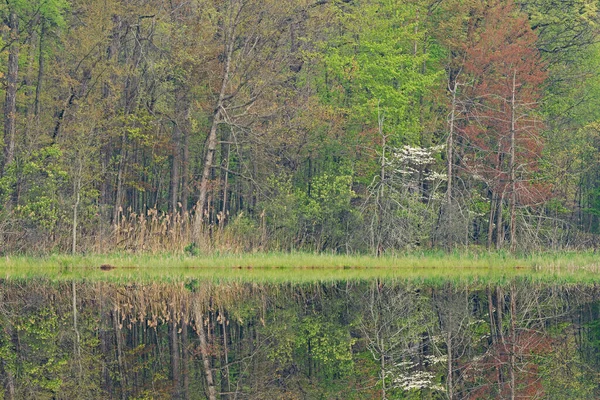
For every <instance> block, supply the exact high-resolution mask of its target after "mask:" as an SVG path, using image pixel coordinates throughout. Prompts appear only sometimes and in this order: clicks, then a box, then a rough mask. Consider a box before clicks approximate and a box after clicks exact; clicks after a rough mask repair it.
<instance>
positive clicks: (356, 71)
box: [0, 0, 600, 254]
mask: <svg viewBox="0 0 600 400" xmlns="http://www.w3.org/2000/svg"><path fill="white" fill-rule="evenodd" d="M599 13H600V10H599V2H597V1H595V0H565V1H555V0H522V1H512V0H507V1H499V0H276V1H275V0H170V1H166V0H101V1H95V0H94V1H92V0H7V1H6V2H3V3H2V4H1V5H0V15H1V17H2V31H1V33H0V36H1V41H0V48H1V49H2V52H1V53H0V71H1V82H2V85H1V90H2V91H4V95H3V96H2V98H3V104H2V110H3V122H4V124H3V130H4V131H3V135H0V136H1V137H2V149H3V151H2V155H1V159H0V161H1V162H0V237H2V239H1V240H0V251H1V252H4V253H8V252H27V251H29V252H47V251H73V252H91V251H96V252H106V251H115V250H128V251H184V250H185V251H188V252H190V253H193V254H195V253H198V252H205V251H214V250H219V251H249V250H310V251H333V252H368V253H371V254H382V253H389V252H393V251H397V250H398V251H405V250H411V249H417V248H431V247H436V248H446V249H452V248H456V247H465V246H478V247H482V248H486V247H487V248H497V249H507V250H511V251H516V250H531V249H543V248H551V249H556V248H564V247H592V246H595V245H596V243H597V241H598V239H597V234H598V233H600V218H599V216H600V157H599V155H600V152H599V151H598V150H599V149H598V147H600V107H598V104H599V103H600V79H599V74H600V44H598V38H599V34H600V28H599V26H600V25H599V23H600V14H599Z"/></svg>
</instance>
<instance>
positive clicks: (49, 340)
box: [0, 267, 600, 400]
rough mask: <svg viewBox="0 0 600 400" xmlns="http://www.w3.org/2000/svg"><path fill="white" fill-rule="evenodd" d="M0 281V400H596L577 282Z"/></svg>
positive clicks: (28, 275) (472, 276)
mask: <svg viewBox="0 0 600 400" xmlns="http://www.w3.org/2000/svg"><path fill="white" fill-rule="evenodd" d="M1 276H3V279H2V285H1V286H0V294H1V296H2V297H1V298H2V302H1V305H0V321H1V322H0V323H1V326H2V329H1V330H0V360H1V365H0V374H1V378H2V384H3V392H4V399H75V398H79V399H107V398H114V399H168V398H173V399H344V400H349V399H500V398H506V399H519V398H537V399H596V398H600V387H599V385H598V379H597V377H598V373H600V318H599V315H600V286H599V285H598V284H597V283H596V280H594V279H592V278H591V277H590V275H589V274H588V275H585V276H584V277H582V278H580V279H575V278H572V279H567V278H566V277H567V276H569V274H559V273H558V272H556V271H555V272H554V273H544V274H539V275H536V273H535V271H530V270H527V271H521V270H520V269H518V268H517V269H510V270H505V271H503V272H499V271H493V272H492V271H487V272H486V271H485V270H483V269H482V270H470V271H466V272H464V271H463V272H462V273H458V272H457V273H444V271H443V270H441V271H439V270H437V269H435V270H434V271H423V270H420V271H418V270H414V269H408V270H404V271H399V270H385V269H375V270H374V269H359V268H347V269H343V268H342V269H333V270H327V269H301V270H298V269H295V270H288V269H277V268H274V269H268V270H262V269H260V268H254V269H246V268H244V269H235V268H230V269H226V270H225V269H223V270H220V271H219V270H218V269H186V270H180V271H170V273H169V275H168V276H167V277H166V278H163V279H158V277H159V276H160V271H153V270H135V271H128V270H121V271H119V270H118V269H114V270H111V269H108V268H106V269H105V270H100V269H98V268H97V269H94V270H93V271H92V270H89V271H87V272H86V270H81V269H78V270H74V269H69V268H66V269H65V268H62V269H61V267H57V271H52V272H48V271H38V273H37V274H36V273H33V272H31V271H21V272H18V273H17V272H15V271H12V270H5V271H3V274H2V275H1ZM571 276H578V275H571Z"/></svg>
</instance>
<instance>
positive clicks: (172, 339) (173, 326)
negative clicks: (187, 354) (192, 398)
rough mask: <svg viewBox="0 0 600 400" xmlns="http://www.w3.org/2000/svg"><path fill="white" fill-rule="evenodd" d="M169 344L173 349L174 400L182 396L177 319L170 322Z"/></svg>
mask: <svg viewBox="0 0 600 400" xmlns="http://www.w3.org/2000/svg"><path fill="white" fill-rule="evenodd" d="M169 344H170V347H171V351H170V353H171V375H172V378H173V393H172V394H173V397H172V398H173V399H179V396H180V382H181V374H180V368H179V367H180V365H179V340H178V337H177V322H176V321H175V319H173V320H171V321H170V322H169Z"/></svg>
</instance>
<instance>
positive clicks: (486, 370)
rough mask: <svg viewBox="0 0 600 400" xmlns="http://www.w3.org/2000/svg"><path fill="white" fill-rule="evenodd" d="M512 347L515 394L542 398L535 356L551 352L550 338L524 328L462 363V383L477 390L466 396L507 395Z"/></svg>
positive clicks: (475, 397)
mask: <svg viewBox="0 0 600 400" xmlns="http://www.w3.org/2000/svg"><path fill="white" fill-rule="evenodd" d="M513 342H514V348H515V356H516V357H515V359H516V365H515V366H514V367H515V381H516V385H515V386H516V391H515V397H516V398H518V399H525V398H528V399H529V398H544V391H543V388H542V384H541V380H540V379H539V375H538V365H537V364H536V363H535V362H534V359H535V358H536V357H539V356H543V355H545V354H548V353H550V352H552V346H553V342H552V339H551V338H550V337H548V336H547V335H545V334H542V333H539V332H536V331H534V330H523V331H520V332H518V333H517V334H516V337H515V339H514V341H513V338H511V337H510V336H506V337H505V339H504V343H502V342H500V341H499V342H498V343H496V344H495V345H492V346H491V347H490V348H489V349H488V351H487V352H486V353H485V355H484V357H483V358H481V359H479V360H477V361H471V362H469V363H467V364H466V365H464V366H463V378H464V379H465V383H467V384H468V385H469V386H473V387H475V388H476V389H475V390H473V391H471V392H469V394H468V395H467V396H466V398H467V399H487V398H490V394H492V393H496V394H497V395H498V397H499V398H508V397H510V377H509V368H510V359H511V358H510V355H511V351H512V344H513Z"/></svg>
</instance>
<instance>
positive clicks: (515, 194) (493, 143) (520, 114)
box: [465, 2, 547, 251]
mask: <svg viewBox="0 0 600 400" xmlns="http://www.w3.org/2000/svg"><path fill="white" fill-rule="evenodd" d="M536 40H537V36H536V34H535V33H534V32H533V31H532V30H531V28H530V27H529V21H528V19H527V16H526V15H524V14H522V13H519V12H518V11H517V10H516V9H515V6H514V3H512V2H496V3H493V4H492V5H490V7H489V8H487V9H486V10H485V12H484V15H483V16H482V22H481V27H479V28H478V29H477V30H476V31H475V32H474V34H473V36H472V37H471V43H470V44H469V47H468V48H467V50H466V61H465V72H466V73H468V74H470V76H472V79H473V85H472V86H471V88H470V90H469V92H468V95H467V96H468V99H469V101H470V102H471V105H470V122H469V125H468V126H467V127H466V128H465V137H466V139H467V140H468V141H469V146H470V151H469V153H470V154H469V161H468V163H467V169H468V171H469V172H470V173H471V174H473V175H475V176H476V177H479V178H481V179H482V180H483V181H484V182H485V183H486V185H487V186H488V188H489V190H490V192H491V193H492V207H491V209H492V211H490V222H489V223H490V227H491V226H492V225H493V216H494V214H493V213H494V212H496V220H497V234H496V245H497V247H501V246H502V242H503V238H504V233H503V227H502V225H503V224H502V218H501V216H502V207H503V203H504V202H505V201H506V199H507V198H508V207H509V224H508V225H509V238H510V247H511V250H513V251H514V250H515V248H516V245H517V236H516V228H517V221H516V208H517V205H530V204H535V203H537V202H539V201H540V200H541V199H542V198H543V192H542V191H541V190H540V187H539V185H536V182H535V179H534V176H533V173H534V172H535V171H536V169H537V168H538V165H537V164H538V161H539V158H540V154H541V149H542V137H541V135H540V132H541V129H542V123H541V119H540V117H539V116H538V115H537V114H536V112H535V110H536V108H537V107H538V104H539V100H540V97H541V93H542V85H543V83H544V81H545V79H546V76H547V73H546V72H545V69H544V68H545V67H544V63H543V62H542V60H541V58H540V55H539V52H538V51H537V49H536V47H535V44H536ZM496 207H497V209H496ZM490 233H491V229H490ZM488 240H490V238H488Z"/></svg>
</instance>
